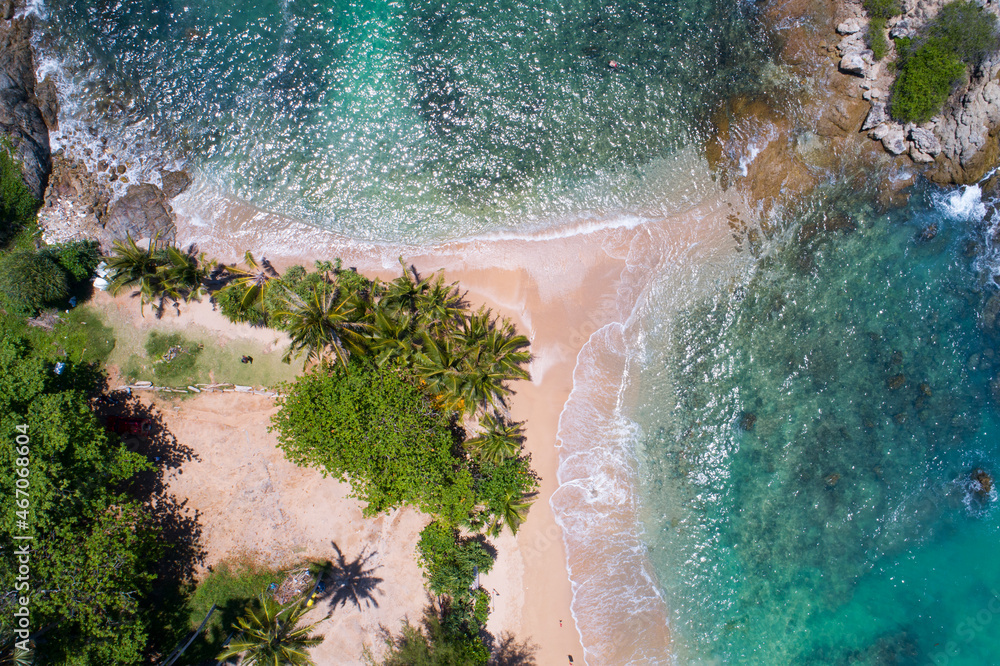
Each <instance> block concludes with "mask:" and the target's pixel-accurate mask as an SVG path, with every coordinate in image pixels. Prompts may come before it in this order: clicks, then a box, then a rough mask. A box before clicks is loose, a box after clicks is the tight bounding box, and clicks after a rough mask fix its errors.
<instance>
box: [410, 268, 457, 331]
mask: <svg viewBox="0 0 1000 666" xmlns="http://www.w3.org/2000/svg"><path fill="white" fill-rule="evenodd" d="M416 306H417V319H418V321H419V322H420V323H422V324H424V325H425V326H427V327H428V328H430V329H431V330H433V331H439V330H440V329H447V328H449V327H451V326H454V325H455V324H456V323H458V322H459V321H461V318H462V315H463V314H464V312H465V304H464V303H463V301H462V294H461V293H459V291H458V283H456V282H453V283H452V284H445V282H444V279H443V278H441V277H440V276H438V277H437V278H436V279H435V280H434V281H433V282H431V283H430V284H429V285H428V286H427V288H426V289H425V290H424V291H423V293H421V294H419V295H418V296H417V302H416Z"/></svg>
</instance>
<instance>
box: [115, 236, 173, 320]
mask: <svg viewBox="0 0 1000 666" xmlns="http://www.w3.org/2000/svg"><path fill="white" fill-rule="evenodd" d="M159 250H160V246H159V243H158V240H157V239H156V238H152V239H150V241H149V245H147V246H146V248H141V247H139V246H138V245H137V244H136V242H135V240H133V239H132V237H131V236H126V237H125V241H124V242H122V241H115V242H114V244H113V246H112V249H111V256H110V257H108V259H107V263H108V271H109V273H108V277H109V280H110V283H111V284H110V286H109V287H108V291H110V292H111V294H112V295H113V296H117V295H118V294H120V293H122V292H123V291H125V290H126V289H136V290H137V291H138V292H139V294H140V295H141V298H142V305H143V306H144V305H145V304H146V303H149V302H152V301H153V300H154V299H155V298H156V297H157V296H158V295H159V294H160V293H161V292H162V291H163V282H162V275H161V274H160V271H159V267H160V262H159V260H158V259H157V257H156V254H157V253H158V252H159Z"/></svg>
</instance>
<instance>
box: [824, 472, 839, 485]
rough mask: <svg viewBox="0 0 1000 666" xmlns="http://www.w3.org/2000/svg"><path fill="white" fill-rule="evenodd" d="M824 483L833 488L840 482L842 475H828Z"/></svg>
mask: <svg viewBox="0 0 1000 666" xmlns="http://www.w3.org/2000/svg"><path fill="white" fill-rule="evenodd" d="M823 481H825V482H826V485H828V486H830V487H831V488H833V487H834V486H835V485H837V482H838V481H840V475H839V474H827V475H826V476H824V477H823Z"/></svg>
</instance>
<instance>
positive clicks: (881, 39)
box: [866, 18, 889, 60]
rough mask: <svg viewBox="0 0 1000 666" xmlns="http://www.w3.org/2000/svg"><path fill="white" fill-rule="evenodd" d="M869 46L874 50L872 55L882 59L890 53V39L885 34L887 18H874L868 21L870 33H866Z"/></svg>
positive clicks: (876, 58)
mask: <svg viewBox="0 0 1000 666" xmlns="http://www.w3.org/2000/svg"><path fill="white" fill-rule="evenodd" d="M866 40H867V42H868V48H870V49H871V50H872V57H873V58H875V60H881V59H882V58H884V57H885V56H886V55H888V53H889V40H888V39H886V36H885V19H883V18H873V19H872V20H871V21H869V22H868V33H867V35H866Z"/></svg>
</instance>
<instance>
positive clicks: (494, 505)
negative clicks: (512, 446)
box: [476, 455, 538, 536]
mask: <svg viewBox="0 0 1000 666" xmlns="http://www.w3.org/2000/svg"><path fill="white" fill-rule="evenodd" d="M476 477H477V481H476V502H477V504H479V505H480V506H484V507H485V509H484V511H483V516H484V518H485V522H486V529H487V533H489V534H491V535H494V536H496V535H498V534H500V531H501V530H502V529H503V528H504V527H507V529H509V530H510V531H511V534H517V530H518V529H520V527H521V524H522V523H524V521H525V519H526V518H527V515H528V509H529V508H530V507H531V504H532V503H533V502H534V500H535V497H536V495H537V492H538V477H537V476H536V475H535V473H534V472H533V471H532V469H531V458H530V456H526V455H525V456H519V457H516V458H507V459H506V460H504V461H503V462H500V463H491V462H482V463H480V465H479V469H478V474H477V475H476Z"/></svg>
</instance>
